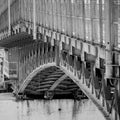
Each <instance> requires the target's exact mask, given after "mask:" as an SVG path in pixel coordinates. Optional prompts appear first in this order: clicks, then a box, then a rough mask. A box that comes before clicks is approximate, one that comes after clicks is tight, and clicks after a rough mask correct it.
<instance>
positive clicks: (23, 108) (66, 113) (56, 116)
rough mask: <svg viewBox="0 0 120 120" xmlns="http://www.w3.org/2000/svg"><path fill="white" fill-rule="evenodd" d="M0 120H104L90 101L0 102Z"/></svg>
mask: <svg viewBox="0 0 120 120" xmlns="http://www.w3.org/2000/svg"><path fill="white" fill-rule="evenodd" d="M0 120H105V119H104V117H103V116H102V113H101V112H99V110H98V109H97V108H96V106H94V105H93V103H92V102H91V101H90V100H82V101H74V100H66V99H64V100H51V101H48V100H25V101H15V100H0Z"/></svg>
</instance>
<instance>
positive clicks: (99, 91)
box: [60, 51, 120, 120]
mask: <svg viewBox="0 0 120 120" xmlns="http://www.w3.org/2000/svg"><path fill="white" fill-rule="evenodd" d="M68 54H69V53H67V52H65V51H61V56H62V57H61V58H60V59H61V60H60V65H61V67H62V68H63V69H64V70H65V71H67V72H68V73H70V74H72V75H73V76H74V77H75V78H77V81H78V82H80V83H82V84H83V85H84V86H86V87H87V88H89V92H90V93H91V94H92V95H93V96H95V98H96V99H97V100H98V101H99V102H100V105H101V107H103V108H104V109H105V110H107V112H108V113H109V114H110V116H112V117H113V118H115V119H116V120H119V117H118V114H119V110H120V108H119V107H118V104H120V103H119V102H118V101H119V99H120V98H119V97H118V95H117V94H118V91H117V88H116V85H117V84H116V85H114V86H113V88H114V90H111V87H110V86H109V85H107V84H106V83H105V81H104V70H102V69H101V70H100V69H97V68H95V63H94V62H86V63H85V62H84V63H83V62H82V61H80V58H79V57H78V56H73V55H68ZM67 56H68V57H67ZM67 58H69V59H67Z"/></svg>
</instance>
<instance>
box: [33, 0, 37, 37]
mask: <svg viewBox="0 0 120 120" xmlns="http://www.w3.org/2000/svg"><path fill="white" fill-rule="evenodd" d="M33 39H36V0H33Z"/></svg>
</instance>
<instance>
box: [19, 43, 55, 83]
mask: <svg viewBox="0 0 120 120" xmlns="http://www.w3.org/2000/svg"><path fill="white" fill-rule="evenodd" d="M24 50H25V51H26V50H28V51H26V52H25V53H24V54H23V53H20V54H21V58H22V60H21V61H20V65H19V66H20V67H19V69H20V70H19V71H20V72H19V81H20V84H21V83H22V82H24V80H25V78H26V77H27V76H28V75H29V74H30V73H31V72H32V71H33V70H35V69H36V68H37V67H40V66H42V65H44V64H47V63H53V62H55V49H54V47H52V46H49V45H48V44H47V43H36V44H34V45H28V46H26V47H25V48H24ZM24 50H23V51H24ZM21 76H22V77H21Z"/></svg>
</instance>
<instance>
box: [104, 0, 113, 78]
mask: <svg viewBox="0 0 120 120" xmlns="http://www.w3.org/2000/svg"><path fill="white" fill-rule="evenodd" d="M105 11H106V14H105V15H106V21H105V25H106V26H105V31H106V34H105V39H106V69H105V78H111V77H112V66H110V65H111V64H112V40H111V0H105Z"/></svg>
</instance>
